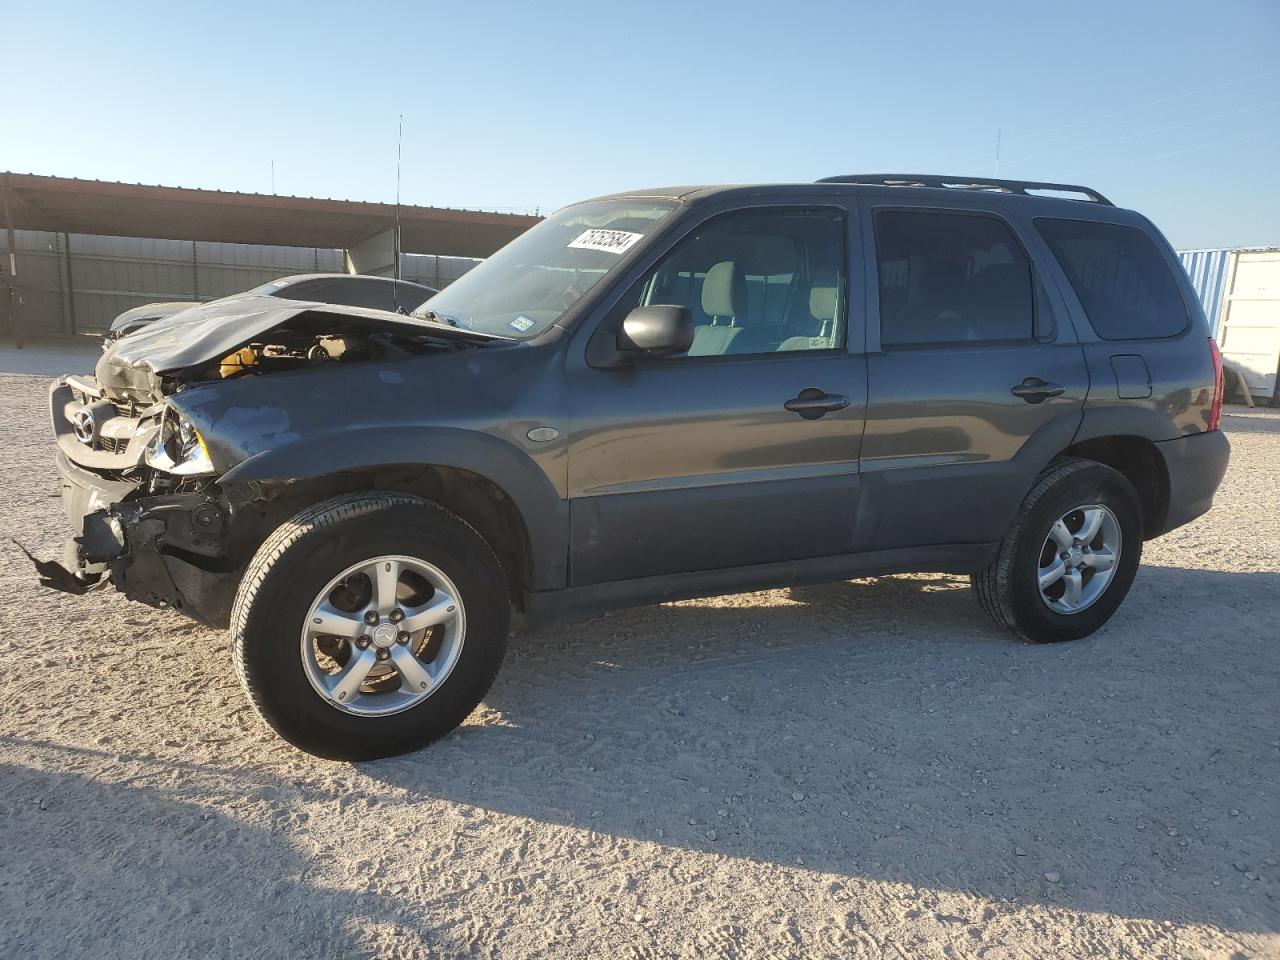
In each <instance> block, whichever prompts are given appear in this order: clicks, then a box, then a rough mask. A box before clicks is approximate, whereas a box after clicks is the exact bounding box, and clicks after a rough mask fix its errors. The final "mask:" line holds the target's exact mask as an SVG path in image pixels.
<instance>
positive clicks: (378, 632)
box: [302, 556, 467, 716]
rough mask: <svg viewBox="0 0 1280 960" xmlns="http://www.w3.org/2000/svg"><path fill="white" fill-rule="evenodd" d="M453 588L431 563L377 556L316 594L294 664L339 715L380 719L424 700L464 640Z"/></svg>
mask: <svg viewBox="0 0 1280 960" xmlns="http://www.w3.org/2000/svg"><path fill="white" fill-rule="evenodd" d="M466 632H467V623H466V612H465V611H464V610H463V608H462V602H461V600H459V599H458V588H457V587H456V586H454V584H453V582H452V581H451V580H450V579H449V578H448V577H447V576H445V575H444V573H443V572H442V571H441V570H440V569H439V568H438V567H436V566H434V565H432V564H430V563H427V562H425V561H423V560H419V559H416V558H414V557H405V556H381V557H374V558H373V559H371V560H367V561H363V562H360V563H355V564H352V565H351V566H350V567H348V568H347V569H345V570H343V571H342V572H341V573H340V574H338V575H337V576H336V577H334V578H333V579H332V580H331V581H330V582H329V583H328V584H327V585H326V586H325V587H324V589H322V590H321V591H320V593H319V595H318V596H317V597H316V599H315V601H314V602H313V603H312V604H311V609H310V610H308V612H307V617H306V622H305V623H304V624H303V627H302V663H303V667H304V669H305V670H306V671H307V679H308V680H309V681H311V685H312V687H314V688H315V691H316V692H317V693H318V694H320V695H321V696H322V697H324V698H325V699H326V700H328V702H329V703H330V704H331V705H332V706H334V707H337V708H338V709H339V710H345V711H348V712H349V713H353V714H356V715H358V716H383V715H386V714H391V713H398V712H400V711H401V710H407V709H409V708H410V707H412V706H414V705H415V704H416V703H418V702H419V701H421V700H423V699H425V698H427V697H429V696H431V694H432V692H434V691H435V690H436V688H437V687H439V686H440V684H442V683H443V682H444V681H445V680H446V679H447V678H448V676H449V671H451V670H452V669H453V666H454V664H455V663H457V661H458V656H459V655H460V654H461V652H462V645H463V643H464V642H465V640H466Z"/></svg>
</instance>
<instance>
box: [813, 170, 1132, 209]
mask: <svg viewBox="0 0 1280 960" xmlns="http://www.w3.org/2000/svg"><path fill="white" fill-rule="evenodd" d="M818 183H866V184H873V185H876V186H882V187H943V188H946V189H949V190H988V191H992V192H996V193H1017V194H1021V195H1022V196H1024V197H1033V196H1036V194H1034V193H1032V192H1031V191H1032V190H1053V191H1056V192H1059V193H1078V194H1080V195H1081V199H1085V200H1088V201H1090V202H1092V203H1102V204H1106V205H1107V206H1108V207H1111V206H1115V204H1113V203H1112V202H1111V201H1110V200H1108V199H1107V198H1106V197H1104V196H1103V195H1102V194H1100V193H1099V192H1098V191H1097V190H1094V189H1093V188H1091V187H1081V186H1077V185H1076V184H1073V183H1040V182H1038V181H1036V180H996V179H994V178H991V177H947V176H939V175H938V174H932V173H925V174H921V173H863V174H855V175H852V176H847V177H823V178H822V179H821V180H819V181H818ZM1065 199H1072V198H1065Z"/></svg>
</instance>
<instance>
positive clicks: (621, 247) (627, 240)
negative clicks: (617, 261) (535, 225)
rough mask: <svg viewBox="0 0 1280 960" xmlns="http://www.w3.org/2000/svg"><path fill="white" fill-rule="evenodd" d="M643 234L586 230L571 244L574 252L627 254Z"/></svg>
mask: <svg viewBox="0 0 1280 960" xmlns="http://www.w3.org/2000/svg"><path fill="white" fill-rule="evenodd" d="M643 236H644V234H643V233H629V232H628V231H626V230H584V231H583V232H582V233H581V234H579V235H578V237H577V238H576V239H574V240H571V241H570V242H569V247H570V248H571V249H574V250H603V251H604V252H605V253H617V254H623V253H626V252H627V251H628V250H630V249H631V247H632V246H633V245H634V244H635V242H636V241H637V240H639V239H640V238H641V237H643Z"/></svg>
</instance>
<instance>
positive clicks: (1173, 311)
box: [1036, 217, 1188, 340]
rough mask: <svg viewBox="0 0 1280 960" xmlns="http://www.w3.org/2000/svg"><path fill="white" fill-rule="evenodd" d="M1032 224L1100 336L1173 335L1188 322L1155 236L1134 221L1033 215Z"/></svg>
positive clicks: (1139, 337)
mask: <svg viewBox="0 0 1280 960" xmlns="http://www.w3.org/2000/svg"><path fill="white" fill-rule="evenodd" d="M1036 229H1037V230H1039V231H1040V235H1041V236H1042V237H1044V239H1045V242H1046V243H1048V244H1049V248H1050V249H1051V250H1052V251H1053V255H1054V256H1055V257H1057V258H1058V263H1060V264H1061V265H1062V269H1063V272H1065V273H1066V275H1067V279H1068V280H1070V281H1071V286H1072V287H1074V288H1075V291H1076V296H1077V297H1078V298H1079V299H1080V305H1081V306H1082V307H1083V308H1084V312H1085V315H1086V316H1087V317H1088V318H1089V323H1090V324H1091V325H1092V326H1093V329H1094V332H1095V333H1097V335H1098V336H1100V337H1101V338H1102V339H1104V340H1144V339H1149V338H1152V337H1173V336H1176V335H1177V334H1179V333H1181V332H1182V331H1183V330H1185V329H1186V327H1187V320H1188V316H1187V305H1186V303H1184V302H1183V299H1182V295H1181V294H1180V293H1179V292H1178V284H1177V281H1176V280H1175V279H1174V276H1173V272H1172V270H1171V269H1170V267H1169V264H1168V263H1167V262H1166V260H1165V258H1164V256H1162V255H1161V253H1160V249H1159V248H1158V247H1157V246H1156V244H1155V242H1154V241H1153V240H1152V239H1151V238H1150V237H1149V236H1147V234H1146V233H1144V232H1143V231H1142V230H1139V229H1138V228H1137V227H1126V226H1123V225H1121V224H1116V223H1097V222H1096V221H1089V220H1058V219H1050V218H1046V217H1038V218H1036Z"/></svg>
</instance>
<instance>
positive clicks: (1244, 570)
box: [0, 351, 1280, 960]
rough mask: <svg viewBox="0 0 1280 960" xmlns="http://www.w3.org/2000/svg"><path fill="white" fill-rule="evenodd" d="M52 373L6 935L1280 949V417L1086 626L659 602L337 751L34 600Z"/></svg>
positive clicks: (551, 945) (169, 635) (953, 613)
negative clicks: (1102, 617) (1113, 610)
mask: <svg viewBox="0 0 1280 960" xmlns="http://www.w3.org/2000/svg"><path fill="white" fill-rule="evenodd" d="M90 354H91V351H90V352H86V353H85V354H84V356H85V357H86V358H87V357H89V356H90ZM32 357H33V355H30V354H29V355H28V357H27V358H25V359H24V358H18V359H19V360H20V361H21V362H22V363H24V364H27V366H25V367H22V366H16V365H15V363H16V361H15V358H14V355H13V354H12V352H8V353H3V354H2V355H0V370H5V369H8V370H11V371H12V370H33V369H35V368H33V366H32V365H31V364H34V363H35V360H34V359H32ZM48 359H49V358H45V360H48ZM58 360H59V358H58V357H56V356H55V357H53V358H52V361H50V362H57V361H58ZM40 362H41V363H43V362H45V361H44V360H42V361H40ZM64 365H65V364H64ZM55 369H56V368H55ZM36 372H43V368H40V369H37V370H36ZM45 384H46V381H45V380H44V379H43V378H41V377H38V376H20V375H12V374H0V410H3V413H4V416H3V418H0V450H2V451H3V462H4V466H5V470H4V480H3V486H2V487H0V533H3V535H4V539H5V542H4V544H3V546H0V578H3V583H4V586H5V588H6V589H5V590H4V592H3V599H2V600H0V862H2V863H3V869H0V957H18V956H21V957H23V958H24V960H39V958H45V957H49V958H79V957H94V958H100V957H120V958H150V957H156V958H172V957H201V958H203V957H235V958H255V957H264V958H265V957H285V956H290V957H313V958H327V957H350V956H379V957H393V958H400V957H433V958H434V957H464V956H466V957H469V956H477V957H545V958H614V957H621V958H627V957H631V958H649V957H654V958H657V957H717V958H718V957H726V958H728V957H740V958H747V957H769V958H805V960H808V958H815V957H863V956H865V957H875V958H880V957H889V958H908V957H910V958H916V957H923V958H934V957H938V958H941V957H952V958H967V957H975V958H976V957H982V958H991V960H997V958H1013V957H1128V956H1133V957H1183V956H1186V957H1221V958H1224V960H1226V958H1240V957H1264V956H1269V957H1280V866H1277V863H1278V861H1277V858H1278V857H1280V797H1278V790H1277V782H1278V781H1280V722H1278V720H1280V643H1278V642H1277V639H1278V638H1277V633H1278V632H1280V415H1277V413H1276V412H1269V411H1258V412H1253V411H1245V410H1243V409H1242V408H1233V409H1232V410H1231V411H1230V415H1229V416H1228V417H1227V419H1226V421H1225V426H1226V428H1227V429H1228V430H1229V431H1230V434H1231V441H1232V444H1233V448H1234V456H1233V460H1232V466H1231V471H1230V473H1229V475H1228V477H1227V481H1226V484H1225V486H1224V488H1223V489H1222V491H1221V492H1220V494H1219V498H1218V506H1217V507H1216V508H1215V510H1214V512H1213V513H1212V514H1211V515H1210V516H1209V517H1208V518H1205V519H1201V520H1200V521H1197V522H1196V523H1195V524H1192V525H1191V526H1188V527H1186V528H1184V529H1182V530H1180V531H1178V532H1176V533H1175V534H1172V535H1170V536H1168V537H1166V538H1164V539H1163V540H1160V541H1158V542H1156V543H1153V544H1149V545H1148V550H1147V555H1146V562H1145V564H1144V567H1143V569H1142V570H1141V571H1140V573H1139V575H1138V580H1137V583H1136V584H1135V586H1134V589H1133V592H1132V594H1131V596H1130V599H1129V601H1128V602H1127V603H1126V605H1125V606H1124V607H1123V608H1122V609H1121V611H1120V613H1119V614H1118V615H1117V616H1116V618H1115V619H1114V620H1113V621H1112V623H1111V624H1110V625H1109V626H1108V627H1107V628H1106V629H1105V630H1104V631H1102V632H1101V633H1099V634H1098V635H1097V636H1095V637H1093V638H1091V639H1090V640H1087V641H1082V642H1079V643H1076V644H1073V645H1070V646H1058V647H1035V646H1026V645H1021V644H1018V643H1014V642H1011V641H1010V640H1008V639H1006V637H1004V636H1003V635H1001V634H1000V633H998V632H997V631H996V630H994V629H993V628H992V627H991V625H990V624H989V623H988V622H987V621H986V620H985V619H984V617H983V616H982V614H981V612H980V611H979V609H978V608H977V605H976V604H975V603H974V602H973V600H972V599H971V597H970V596H969V592H968V589H967V584H966V582H965V581H963V580H961V579H957V578H952V577H945V576H923V575H922V576H903V577H894V578H887V579H883V580H879V581H869V580H868V581H853V582H850V583H845V584H840V585H837V586H830V587H823V588H814V589H804V590H791V591H786V590H783V591H770V592H763V593H752V594H743V595H739V596H733V597H724V598H720V599H716V600H708V601H701V602H692V603H681V604H671V605H665V606H657V607H648V608H644V609H640V610H634V611H629V612H625V613H620V614H613V615H609V616H606V617H601V618H597V619H594V620H591V621H589V622H584V623H578V624H573V625H570V626H565V627H559V628H554V629H548V630H545V631H542V632H539V633H536V634H532V635H526V636H523V637H520V638H518V639H517V640H516V641H515V642H514V644H513V648H512V651H511V654H510V656H509V658H508V660H507V663H506V665H505V667H504V669H503V672H502V673H501V675H500V676H499V678H498V681H497V684H496V685H495V687H494V689H493V691H492V693H491V694H490V696H489V698H488V700H487V701H486V702H485V704H484V705H483V706H482V708H481V709H480V710H479V711H478V712H477V713H476V715H474V716H473V717H472V718H471V720H470V721H469V722H468V723H467V725H466V726H465V727H464V728H462V729H461V730H460V731H459V732H458V733H456V734H454V735H452V736H451V737H449V738H448V739H447V740H446V741H444V742H442V743H440V744H438V745H437V746H435V747H433V748H431V749H428V750H426V751H423V752H421V753H418V754H415V755H412V756H407V757H402V758H398V759H395V760H387V761H379V762H376V763H367V764H358V765H354V766H353V765H343V764H334V763H326V762H320V761H315V760H312V759H310V758H308V757H306V756H303V755H301V754H298V753H296V752H294V751H293V750H291V749H290V748H288V747H286V746H285V745H284V744H283V743H281V742H280V741H278V740H277V739H275V737H273V736H271V735H269V734H268V733H267V731H266V730H265V729H264V728H262V727H261V726H259V724H258V723H257V721H256V720H255V719H254V718H253V717H252V716H251V714H250V712H249V710H248V709H247V707H246V706H245V703H244V701H243V699H242V697H241V693H240V690H239V687H238V686H237V684H236V681H235V677H234V675H233V671H232V668H231V664H230V659H229V656H228V652H227V644H226V639H225V637H224V635H223V634H221V633H216V632H213V631H209V630H205V629H203V628H200V627H197V626H195V625H193V624H191V623H189V622H187V621H185V620H183V619H182V618H180V617H178V616H176V615H173V614H169V613H162V612H159V611H155V610H151V609H149V608H146V607H143V606H138V605H133V604H129V603H126V602H125V601H124V600H123V599H121V598H120V597H118V596H116V595H115V594H114V593H110V592H102V593H96V594H93V595H91V596H90V597H89V598H86V599H77V598H72V597H63V596H62V595H59V594H54V593H50V592H45V591H42V590H41V589H40V588H38V587H37V586H36V585H35V583H34V580H33V577H32V575H31V573H30V571H29V570H28V568H27V566H26V563H25V561H24V560H22V558H21V557H20V555H19V554H18V553H17V551H16V550H15V549H14V548H13V547H12V546H11V545H10V544H8V542H7V540H8V537H10V536H17V537H19V538H20V539H22V540H23V541H24V542H26V543H27V544H28V545H30V546H31V547H33V548H35V549H36V550H37V551H38V552H40V553H41V554H42V555H44V556H55V555H57V551H58V545H59V542H60V539H61V537H62V536H63V529H64V528H63V519H62V516H61V510H60V504H59V500H58V499H57V486H56V483H55V479H54V472H53V464H52V457H51V446H50V444H49V441H48V427H47V413H46V411H45V407H44V404H45Z"/></svg>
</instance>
